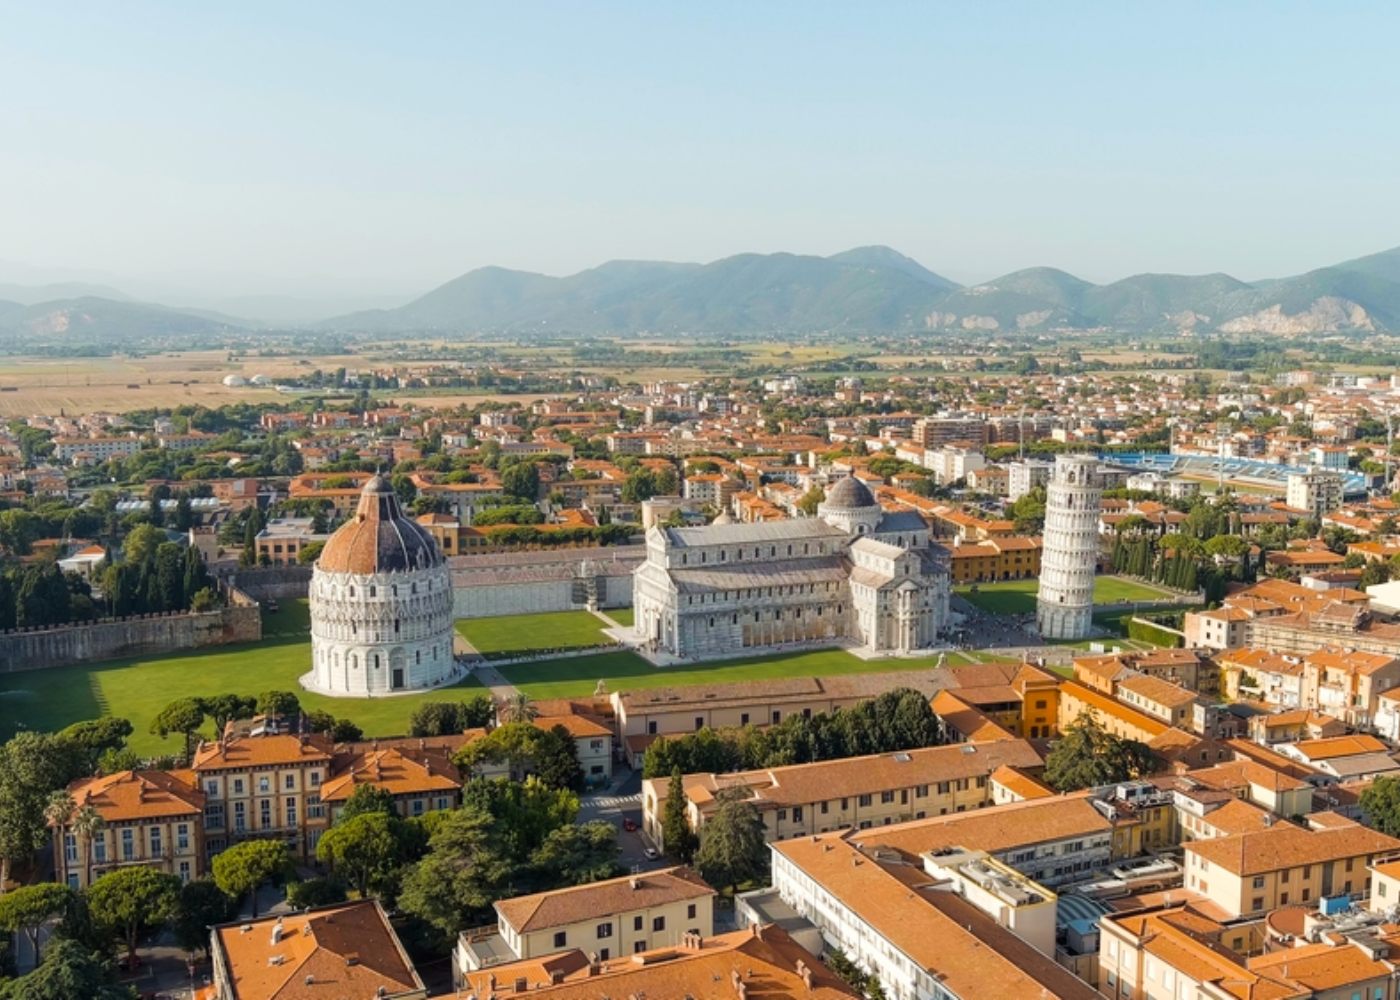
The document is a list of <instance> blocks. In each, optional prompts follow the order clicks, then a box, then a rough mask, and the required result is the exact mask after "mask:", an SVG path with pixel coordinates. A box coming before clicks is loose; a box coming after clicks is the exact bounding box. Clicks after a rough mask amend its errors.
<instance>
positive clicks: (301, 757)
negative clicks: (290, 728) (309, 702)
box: [190, 733, 331, 774]
mask: <svg viewBox="0 0 1400 1000" xmlns="http://www.w3.org/2000/svg"><path fill="white" fill-rule="evenodd" d="M330 751H331V746H330V742H329V741H328V740H327V739H326V738H325V737H323V736H320V735H316V736H293V735H291V734H289V733H276V734H270V735H266V736H235V737H232V738H229V739H222V740H218V741H216V742H214V743H201V744H200V745H199V748H198V749H197V750H195V752H194V761H193V762H192V763H191V765H190V768H191V770H193V771H194V772H195V773H197V774H202V773H204V772H206V771H230V770H245V771H246V770H249V769H253V768H264V767H293V766H295V765H297V764H314V763H330V759H331V752H330Z"/></svg>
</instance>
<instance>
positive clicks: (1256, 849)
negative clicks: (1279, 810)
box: [1185, 813, 1400, 919]
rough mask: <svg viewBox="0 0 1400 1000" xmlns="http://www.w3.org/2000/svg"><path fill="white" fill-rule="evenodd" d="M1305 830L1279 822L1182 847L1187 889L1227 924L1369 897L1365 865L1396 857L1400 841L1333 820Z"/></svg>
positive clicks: (1319, 819) (1325, 816)
mask: <svg viewBox="0 0 1400 1000" xmlns="http://www.w3.org/2000/svg"><path fill="white" fill-rule="evenodd" d="M1312 821H1313V822H1314V823H1315V824H1323V825H1320V826H1318V827H1317V828H1313V829H1309V828H1305V827H1301V826H1296V825H1295V824H1293V823H1290V822H1287V821H1284V820H1280V821H1279V822H1277V823H1275V824H1273V825H1272V826H1270V827H1268V828H1267V829H1264V830H1259V831H1256V832H1253V833H1241V834H1235V835H1234V836H1230V837H1216V838H1212V839H1207V840H1194V841H1191V842H1189V843H1188V844H1186V846H1185V852H1186V856H1185V868H1186V885H1185V887H1186V888H1187V889H1190V890H1192V891H1195V892H1199V893H1200V894H1201V895H1203V896H1205V897H1206V898H1207V899H1209V900H1210V901H1211V902H1212V903H1213V904H1215V906H1216V907H1218V908H1219V911H1220V912H1221V913H1224V914H1225V915H1227V916H1228V917H1229V918H1230V919H1234V918H1237V917H1249V916H1261V915H1263V914H1265V913H1267V912H1268V911H1270V910H1273V909H1277V908H1278V907H1280V906H1288V905H1290V904H1300V903H1303V904H1306V903H1316V902H1317V901H1318V900H1321V899H1331V898H1336V897H1354V898H1357V899H1362V900H1364V899H1366V898H1368V897H1369V896H1370V877H1371V872H1370V868H1369V866H1370V864H1371V862H1372V861H1373V860H1374V859H1375V858H1376V857H1377V856H1378V855H1382V854H1390V853H1393V852H1395V851H1396V850H1400V840H1397V839H1395V838H1394V837H1388V836H1386V835H1385V834H1383V833H1380V832H1379V831H1377V830H1372V829H1370V828H1368V827H1364V826H1361V825H1360V824H1359V823H1356V822H1353V821H1352V820H1348V819H1345V818H1344V817H1342V816H1339V815H1336V814H1334V813H1318V814H1315V815H1314V816H1313V817H1312Z"/></svg>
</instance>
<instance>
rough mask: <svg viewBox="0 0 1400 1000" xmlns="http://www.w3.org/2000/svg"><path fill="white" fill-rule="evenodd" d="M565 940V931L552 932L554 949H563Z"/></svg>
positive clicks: (566, 935) (566, 936)
mask: <svg viewBox="0 0 1400 1000" xmlns="http://www.w3.org/2000/svg"><path fill="white" fill-rule="evenodd" d="M567 938H568V933H567V932H565V931H555V932H554V947H556V948H563V947H565V946H566V939H567Z"/></svg>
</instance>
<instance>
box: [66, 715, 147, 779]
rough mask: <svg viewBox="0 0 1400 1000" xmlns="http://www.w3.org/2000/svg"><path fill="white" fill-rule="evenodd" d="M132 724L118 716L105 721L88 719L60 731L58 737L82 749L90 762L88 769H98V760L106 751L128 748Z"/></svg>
mask: <svg viewBox="0 0 1400 1000" xmlns="http://www.w3.org/2000/svg"><path fill="white" fill-rule="evenodd" d="M131 732H132V729H131V723H130V722H129V721H127V720H126V719H122V718H118V717H117V716H109V717H108V718H105V719H86V720H84V721H82V722H75V723H73V724H72V725H71V726H68V727H66V728H64V729H61V730H59V733H58V735H59V736H60V737H62V738H63V739H66V740H69V741H70V742H72V743H73V744H74V745H75V746H77V747H79V748H81V750H82V752H83V754H84V756H85V758H86V759H87V761H88V768H89V769H93V768H96V767H97V762H98V760H99V759H100V758H101V757H102V754H103V752H104V751H106V750H120V749H121V748H122V747H124V746H126V738H127V737H128V736H130V735H131Z"/></svg>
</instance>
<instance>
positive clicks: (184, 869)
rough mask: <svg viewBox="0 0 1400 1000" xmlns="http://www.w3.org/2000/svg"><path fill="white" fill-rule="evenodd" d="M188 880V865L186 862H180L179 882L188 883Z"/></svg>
mask: <svg viewBox="0 0 1400 1000" xmlns="http://www.w3.org/2000/svg"><path fill="white" fill-rule="evenodd" d="M189 880H190V863H189V862H188V861H181V862H180V881H181V882H188V881H189Z"/></svg>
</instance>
